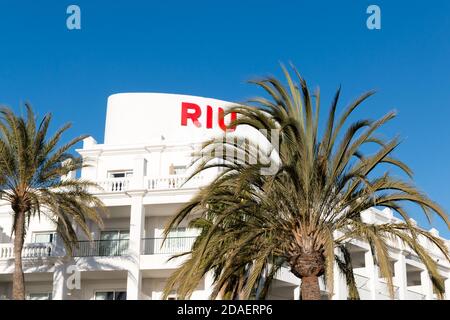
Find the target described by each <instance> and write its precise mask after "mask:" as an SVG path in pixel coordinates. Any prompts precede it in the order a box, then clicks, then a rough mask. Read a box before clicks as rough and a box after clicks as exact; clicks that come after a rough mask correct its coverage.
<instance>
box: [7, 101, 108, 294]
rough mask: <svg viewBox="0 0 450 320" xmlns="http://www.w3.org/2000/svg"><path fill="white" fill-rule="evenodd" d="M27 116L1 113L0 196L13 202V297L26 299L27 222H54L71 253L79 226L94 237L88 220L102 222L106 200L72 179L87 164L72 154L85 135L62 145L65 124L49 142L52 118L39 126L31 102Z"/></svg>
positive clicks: (45, 119)
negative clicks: (35, 219)
mask: <svg viewBox="0 0 450 320" xmlns="http://www.w3.org/2000/svg"><path fill="white" fill-rule="evenodd" d="M26 110H27V118H26V119H24V118H22V117H19V116H16V115H15V114H14V113H13V112H12V110H11V109H9V108H2V109H1V110H0V116H1V121H0V133H1V139H0V192H1V196H2V199H3V200H5V201H7V202H9V203H10V204H11V208H12V210H13V218H14V222H13V229H12V232H13V233H14V235H15V238H14V239H15V240H14V253H15V263H16V268H15V274H14V277H13V296H14V298H22V299H23V295H24V292H23V291H24V285H23V273H22V266H21V257H20V256H21V251H22V247H23V242H24V237H25V233H26V221H27V220H28V221H29V219H30V218H31V217H33V216H35V215H38V216H40V215H41V214H42V215H45V216H46V217H47V218H49V219H50V220H51V221H53V222H54V223H55V225H56V228H57V233H58V235H59V236H60V238H61V239H62V240H63V242H64V244H65V247H66V249H67V250H68V253H69V254H70V253H71V252H72V248H73V246H74V245H75V244H76V241H77V233H76V231H75V225H77V226H79V227H80V228H81V229H82V230H83V231H84V233H85V234H86V236H87V237H88V238H90V232H89V228H88V221H93V222H94V223H97V224H99V225H101V224H102V219H101V211H102V210H103V208H104V206H103V204H102V202H101V201H100V200H99V199H98V198H97V197H95V196H93V195H92V194H90V193H89V192H88V187H91V186H95V184H93V183H90V182H88V181H83V180H78V179H70V178H68V176H69V173H71V172H73V171H76V170H78V169H80V168H81V167H82V166H83V163H82V159H81V158H80V157H75V156H73V155H71V154H70V153H69V150H70V149H71V148H72V147H73V146H74V145H75V144H76V143H78V142H79V141H81V140H82V139H84V138H85V136H80V137H77V138H75V139H73V140H71V141H69V142H68V143H66V144H64V145H62V146H59V143H60V139H61V136H62V134H63V133H64V132H65V131H66V130H67V129H68V128H70V124H67V125H65V126H63V127H62V128H60V129H59V130H57V131H56V133H55V134H54V135H53V136H52V137H50V138H48V137H47V135H48V129H49V125H50V121H51V115H50V114H47V115H46V116H45V117H44V118H43V120H42V121H41V122H40V123H39V125H36V119H35V115H34V113H33V111H32V109H31V107H30V106H29V105H28V104H27V105H26Z"/></svg>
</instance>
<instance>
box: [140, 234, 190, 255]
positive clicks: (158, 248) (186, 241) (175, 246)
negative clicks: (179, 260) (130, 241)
mask: <svg viewBox="0 0 450 320" xmlns="http://www.w3.org/2000/svg"><path fill="white" fill-rule="evenodd" d="M195 239H196V237H169V238H167V239H165V240H164V238H145V239H142V242H143V243H142V247H143V249H142V254H177V253H183V252H188V251H190V250H191V248H192V245H193V244H194V242H195Z"/></svg>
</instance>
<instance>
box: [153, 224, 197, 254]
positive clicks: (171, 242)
mask: <svg viewBox="0 0 450 320" xmlns="http://www.w3.org/2000/svg"><path fill="white" fill-rule="evenodd" d="M191 233H192V229H188V228H185V227H178V228H172V229H171V230H170V231H169V234H168V235H167V239H166V241H164V244H163V245H162V247H161V248H160V250H161V251H162V252H161V253H178V252H184V251H188V250H189V249H190V246H189V240H190V238H189V236H191Z"/></svg>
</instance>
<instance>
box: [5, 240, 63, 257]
mask: <svg viewBox="0 0 450 320" xmlns="http://www.w3.org/2000/svg"><path fill="white" fill-rule="evenodd" d="M56 255H57V252H56V247H55V245H54V244H53V243H25V244H24V246H23V249H22V258H23V259H29V258H42V257H51V256H56ZM13 258H14V244H13V243H0V259H13Z"/></svg>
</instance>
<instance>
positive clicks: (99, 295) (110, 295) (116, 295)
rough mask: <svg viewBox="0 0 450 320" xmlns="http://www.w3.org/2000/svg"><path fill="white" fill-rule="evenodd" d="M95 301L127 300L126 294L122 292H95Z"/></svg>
mask: <svg viewBox="0 0 450 320" xmlns="http://www.w3.org/2000/svg"><path fill="white" fill-rule="evenodd" d="M95 300H127V292H126V291H123V290H122V291H119V290H117V291H116V290H113V291H97V292H96V293H95Z"/></svg>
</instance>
